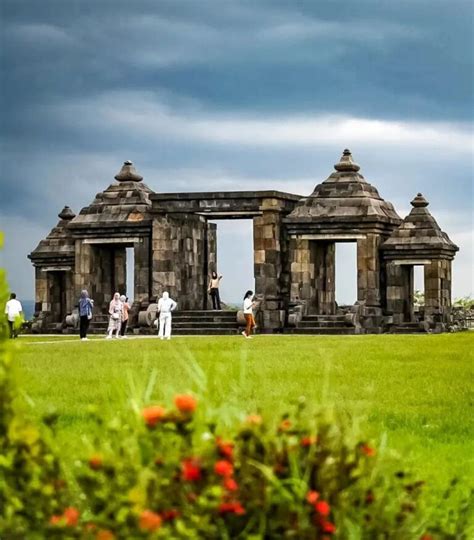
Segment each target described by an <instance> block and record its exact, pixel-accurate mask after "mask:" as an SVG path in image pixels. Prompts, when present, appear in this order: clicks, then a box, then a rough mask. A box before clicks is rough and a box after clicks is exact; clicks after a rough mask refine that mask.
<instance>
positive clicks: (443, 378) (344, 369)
mask: <svg viewBox="0 0 474 540" xmlns="http://www.w3.org/2000/svg"><path fill="white" fill-rule="evenodd" d="M16 348H17V353H16V355H17V358H18V365H19V375H20V385H21V388H22V390H23V391H24V392H25V393H26V395H27V396H28V398H27V401H28V403H29V406H31V408H32V412H33V414H34V415H37V416H40V415H41V414H43V413H44V412H45V411H47V410H48V408H49V407H55V408H56V409H57V411H58V412H59V413H60V422H59V435H60V441H61V444H62V445H63V446H64V450H65V451H66V452H65V453H67V455H68V457H69V458H70V459H73V458H74V456H75V455H76V454H77V453H78V452H80V450H79V449H78V448H79V446H78V444H77V441H78V440H79V439H80V437H81V435H84V434H87V432H88V428H89V425H88V420H87V414H86V410H87V406H88V405H89V404H95V405H97V406H98V407H99V408H100V409H102V410H104V412H105V413H106V414H113V413H114V412H115V411H117V410H121V409H124V408H126V407H128V406H129V402H130V399H137V400H140V399H142V398H143V396H144V395H145V394H146V392H147V386H148V387H149V388H148V391H150V384H151V383H153V382H154V386H153V387H152V390H151V396H152V401H157V402H161V401H163V400H166V401H169V400H170V399H171V396H172V395H173V393H175V392H177V391H186V390H191V391H195V392H197V393H198V394H200V395H202V396H203V399H205V400H206V401H207V403H208V404H209V405H210V406H212V407H221V406H222V405H224V404H225V406H226V408H227V409H230V410H239V409H240V410H242V411H245V412H253V411H255V410H257V409H260V410H261V411H262V412H263V414H264V416H267V417H271V416H275V417H276V416H277V415H279V414H280V413H282V412H284V411H286V410H288V408H289V404H290V402H291V401H292V400H295V399H296V398H298V397H299V396H302V395H304V396H306V398H307V402H308V404H309V405H310V406H317V405H318V404H321V403H323V404H326V405H330V406H334V407H335V408H337V409H340V410H343V411H345V412H347V413H348V414H349V415H350V416H351V418H354V419H358V420H360V422H361V427H362V430H363V432H364V433H367V434H368V435H369V436H370V437H373V440H374V442H377V441H380V440H381V439H382V438H384V437H385V438H386V444H387V445H388V446H389V447H390V448H393V449H394V450H396V451H399V452H400V453H402V454H403V456H404V458H403V459H404V464H405V466H408V467H412V468H414V469H415V470H416V472H417V475H418V476H419V477H422V478H425V479H427V480H429V481H430V482H432V484H433V485H438V486H442V485H443V484H444V483H445V482H446V481H447V480H448V478H450V477H452V476H461V477H465V478H468V477H469V475H471V478H472V477H474V466H473V457H474V414H473V413H474V393H473V388H474V386H473V350H474V334H473V333H463V334H451V335H424V336H417V335H415V336H398V335H395V336H391V335H381V336H335V337H331V336H314V337H313V336H311V337H306V336H256V337H255V339H253V340H252V341H250V340H244V339H243V338H241V337H237V336H236V337H195V338H193V337H177V338H174V339H173V340H171V341H170V342H161V341H159V340H157V339H150V338H141V339H129V340H126V341H124V340H121V341H115V340H114V341H105V340H104V339H93V340H91V341H89V342H80V341H79V340H78V339H77V338H75V337H70V338H65V339H57V338H54V337H36V338H31V337H22V338H20V339H19V340H17V342H16Z"/></svg>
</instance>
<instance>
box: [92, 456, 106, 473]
mask: <svg viewBox="0 0 474 540" xmlns="http://www.w3.org/2000/svg"><path fill="white" fill-rule="evenodd" d="M102 463H103V460H102V456H101V455H99V454H94V455H92V456H91V457H90V458H89V467H90V468H91V469H92V470H93V471H97V470H98V469H100V468H101V467H102Z"/></svg>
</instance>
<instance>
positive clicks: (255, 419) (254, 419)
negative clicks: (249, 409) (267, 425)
mask: <svg viewBox="0 0 474 540" xmlns="http://www.w3.org/2000/svg"><path fill="white" fill-rule="evenodd" d="M262 421H263V420H262V417H261V416H260V415H259V414H249V415H248V416H247V418H246V419H245V422H246V423H247V424H250V425H252V426H260V425H261V423H262Z"/></svg>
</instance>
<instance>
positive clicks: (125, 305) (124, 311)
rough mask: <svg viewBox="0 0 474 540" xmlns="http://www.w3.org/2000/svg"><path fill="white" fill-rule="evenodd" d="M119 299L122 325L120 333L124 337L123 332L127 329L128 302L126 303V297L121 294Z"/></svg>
mask: <svg viewBox="0 0 474 540" xmlns="http://www.w3.org/2000/svg"><path fill="white" fill-rule="evenodd" d="M120 301H121V302H122V325H121V326H120V335H121V336H122V337H123V338H126V337H127V336H126V335H125V332H126V331H127V324H128V312H129V311H130V304H129V303H128V298H127V297H126V296H125V295H124V294H122V296H121V297H120Z"/></svg>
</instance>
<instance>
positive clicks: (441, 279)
mask: <svg viewBox="0 0 474 540" xmlns="http://www.w3.org/2000/svg"><path fill="white" fill-rule="evenodd" d="M450 316H451V261H450V260H448V259H436V260H433V261H431V263H430V264H426V265H425V320H426V321H427V322H429V323H430V324H431V325H436V324H437V323H441V324H447V323H449V322H450Z"/></svg>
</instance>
